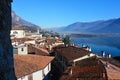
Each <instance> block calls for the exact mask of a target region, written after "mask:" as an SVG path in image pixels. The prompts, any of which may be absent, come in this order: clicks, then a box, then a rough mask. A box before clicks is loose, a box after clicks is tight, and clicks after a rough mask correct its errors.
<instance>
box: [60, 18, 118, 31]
mask: <svg viewBox="0 0 120 80" xmlns="http://www.w3.org/2000/svg"><path fill="white" fill-rule="evenodd" d="M59 30H60V29H59ZM62 31H63V32H83V33H120V18H117V19H110V20H100V21H94V22H76V23H73V24H70V25H68V26H66V27H65V28H64V29H63V28H62Z"/></svg>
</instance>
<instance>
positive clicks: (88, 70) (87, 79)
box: [60, 58, 107, 80]
mask: <svg viewBox="0 0 120 80" xmlns="http://www.w3.org/2000/svg"><path fill="white" fill-rule="evenodd" d="M87 61H88V62H87ZM89 62H90V63H89ZM94 62H98V60H97V59H95V58H90V59H89V58H88V59H85V60H82V61H80V62H79V63H81V64H80V65H79V64H76V66H70V67H68V68H67V69H66V70H65V72H64V73H63V75H62V77H61V79H60V80H98V79H101V80H106V78H107V77H106V75H105V74H106V73H105V68H104V66H103V64H102V63H99V64H98V63H96V64H94ZM91 63H93V64H91ZM81 65H84V66H81ZM70 70H72V75H70Z"/></svg>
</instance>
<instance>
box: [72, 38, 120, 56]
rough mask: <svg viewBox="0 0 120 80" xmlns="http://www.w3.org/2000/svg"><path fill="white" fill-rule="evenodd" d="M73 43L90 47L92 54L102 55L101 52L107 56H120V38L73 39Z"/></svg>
mask: <svg viewBox="0 0 120 80" xmlns="http://www.w3.org/2000/svg"><path fill="white" fill-rule="evenodd" d="M71 40H72V43H74V44H78V46H79V47H82V44H85V45H88V46H90V47H91V48H92V52H93V53H95V54H99V55H101V51H105V52H106V54H108V53H111V56H112V57H115V56H120V37H71Z"/></svg>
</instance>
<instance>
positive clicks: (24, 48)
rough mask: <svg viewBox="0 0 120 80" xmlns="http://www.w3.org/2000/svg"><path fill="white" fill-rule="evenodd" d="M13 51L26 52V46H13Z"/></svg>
mask: <svg viewBox="0 0 120 80" xmlns="http://www.w3.org/2000/svg"><path fill="white" fill-rule="evenodd" d="M14 53H15V54H16V53H17V54H22V55H23V54H28V47H27V45H26V46H24V45H23V46H18V47H14Z"/></svg>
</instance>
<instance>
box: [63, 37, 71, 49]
mask: <svg viewBox="0 0 120 80" xmlns="http://www.w3.org/2000/svg"><path fill="white" fill-rule="evenodd" d="M63 42H64V45H65V47H66V46H67V45H70V43H71V39H70V36H68V35H67V36H66V37H65V38H64V39H63Z"/></svg>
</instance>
